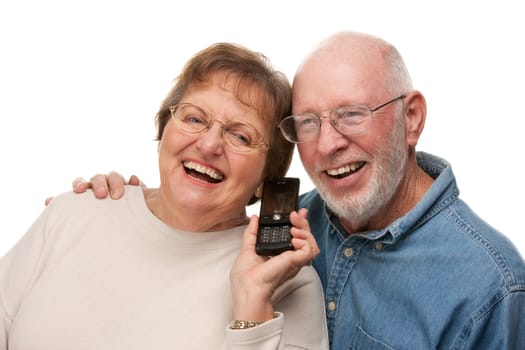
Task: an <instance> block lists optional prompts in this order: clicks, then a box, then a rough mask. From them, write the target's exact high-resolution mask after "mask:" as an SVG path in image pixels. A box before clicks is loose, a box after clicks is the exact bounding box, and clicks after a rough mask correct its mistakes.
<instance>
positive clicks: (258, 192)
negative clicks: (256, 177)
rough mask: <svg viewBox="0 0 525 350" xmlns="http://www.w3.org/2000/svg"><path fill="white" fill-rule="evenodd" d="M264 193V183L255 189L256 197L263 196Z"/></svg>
mask: <svg viewBox="0 0 525 350" xmlns="http://www.w3.org/2000/svg"><path fill="white" fill-rule="evenodd" d="M262 194H263V184H260V185H259V186H258V187H257V189H256V190H255V197H257V198H261V197H262Z"/></svg>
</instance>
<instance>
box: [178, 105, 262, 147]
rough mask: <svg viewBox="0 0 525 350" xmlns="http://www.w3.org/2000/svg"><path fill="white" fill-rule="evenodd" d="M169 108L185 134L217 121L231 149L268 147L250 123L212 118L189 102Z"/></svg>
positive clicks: (202, 130)
mask: <svg viewBox="0 0 525 350" xmlns="http://www.w3.org/2000/svg"><path fill="white" fill-rule="evenodd" d="M169 110H170V112H171V117H172V119H173V121H174V122H175V125H176V126H177V127H178V128H179V129H180V130H182V131H184V132H185V133H187V134H199V133H201V132H205V131H208V130H210V128H211V127H212V126H213V123H215V122H217V123H219V124H221V125H222V137H223V139H224V142H225V143H226V145H227V146H228V147H229V148H230V149H231V150H233V151H236V152H250V151H253V150H256V149H259V148H268V147H269V146H268V145H267V144H266V142H265V141H264V138H263V137H262V135H261V134H260V133H259V132H258V131H257V129H256V128H255V127H254V126H253V125H251V124H248V123H244V122H240V121H234V120H229V121H227V122H222V121H220V120H218V119H213V118H212V117H211V115H210V113H209V112H207V111H206V110H205V109H203V108H201V107H199V106H196V105H194V104H191V103H179V104H176V105H174V106H170V107H169Z"/></svg>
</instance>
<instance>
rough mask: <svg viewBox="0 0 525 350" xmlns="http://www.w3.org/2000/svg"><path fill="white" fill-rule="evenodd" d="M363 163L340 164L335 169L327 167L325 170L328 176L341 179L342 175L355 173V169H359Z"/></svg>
mask: <svg viewBox="0 0 525 350" xmlns="http://www.w3.org/2000/svg"><path fill="white" fill-rule="evenodd" d="M364 165H365V162H357V163H352V164H348V165H345V166H342V167H340V168H337V169H329V170H327V171H326V173H327V174H328V176H331V177H335V178H337V179H341V178H343V177H346V176H348V175H351V174H353V173H355V172H356V171H358V170H359V169H361V168H362V167H363V166H364Z"/></svg>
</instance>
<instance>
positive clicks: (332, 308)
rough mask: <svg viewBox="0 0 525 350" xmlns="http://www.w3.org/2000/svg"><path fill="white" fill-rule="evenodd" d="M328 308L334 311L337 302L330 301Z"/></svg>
mask: <svg viewBox="0 0 525 350" xmlns="http://www.w3.org/2000/svg"><path fill="white" fill-rule="evenodd" d="M328 310H330V311H334V310H335V303H334V302H333V301H330V302H329V303H328Z"/></svg>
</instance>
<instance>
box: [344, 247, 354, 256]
mask: <svg viewBox="0 0 525 350" xmlns="http://www.w3.org/2000/svg"><path fill="white" fill-rule="evenodd" d="M352 255H354V251H353V249H352V248H346V249H345V256H346V257H347V258H349V257H351V256H352Z"/></svg>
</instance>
